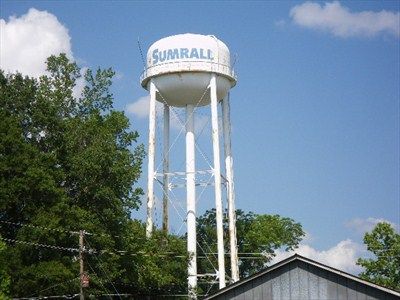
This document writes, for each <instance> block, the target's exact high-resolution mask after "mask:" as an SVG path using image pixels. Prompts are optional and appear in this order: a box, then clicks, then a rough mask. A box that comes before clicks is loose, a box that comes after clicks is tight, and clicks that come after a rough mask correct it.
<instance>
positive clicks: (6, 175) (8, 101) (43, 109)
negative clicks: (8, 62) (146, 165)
mask: <svg viewBox="0 0 400 300" xmlns="http://www.w3.org/2000/svg"><path fill="white" fill-rule="evenodd" d="M47 66H48V68H47V70H48V75H45V76H42V77H41V78H40V79H38V80H37V79H33V78H28V77H23V76H22V75H21V74H8V75H5V74H4V73H3V72H0V120H1V122H0V174H1V176H0V221H8V222H12V223H22V224H28V225H32V226H22V227H21V226H16V225H13V224H10V223H4V222H3V223H1V224H0V225H1V226H0V233H1V235H2V236H3V237H4V238H7V239H11V240H17V241H29V242H33V243H40V244H47V245H57V246H60V247H64V248H77V247H78V245H77V244H78V236H77V235H75V234H71V233H69V232H68V231H79V230H86V231H88V232H91V233H93V235H92V236H87V241H86V242H87V243H90V246H91V247H92V248H95V249H102V250H108V251H111V250H115V249H119V250H121V249H122V250H123V248H122V247H123V246H124V243H123V242H122V241H120V239H119V238H116V236H117V235H119V234H120V233H121V232H124V231H126V230H127V227H128V226H129V222H130V220H129V219H130V218H129V216H130V212H131V210H132V209H136V208H138V206H139V204H140V201H139V197H140V195H141V194H142V190H141V189H140V188H136V187H135V186H134V185H135V183H136V181H137V179H138V178H139V176H140V173H141V165H142V160H143V157H144V150H143V146H142V145H138V146H134V144H135V143H136V139H137V137H138V133H137V132H136V131H130V130H129V127H130V124H129V121H128V119H127V117H126V116H125V115H124V114H123V113H122V112H119V111H115V110H113V108H112V103H113V95H112V93H111V92H110V86H111V83H112V76H113V75H114V72H113V71H112V70H111V69H107V70H101V69H99V70H97V71H96V72H94V73H93V72H92V71H91V70H88V71H87V72H86V74H85V76H84V77H85V80H86V84H85V87H84V88H83V91H82V93H81V95H80V96H79V97H76V96H74V95H75V94H76V90H74V89H75V86H76V82H77V79H78V78H79V77H80V69H79V68H78V66H77V65H76V64H75V63H73V62H70V61H69V60H68V59H67V57H66V56H65V55H63V54H62V55H60V56H57V57H56V56H52V57H50V58H49V59H48V62H47ZM35 226H37V227H35ZM43 227H46V228H52V229H59V230H60V231H54V230H44V229H43ZM4 252H5V255H6V256H7V261H6V264H5V265H6V268H7V269H9V270H12V276H11V282H10V283H11V284H10V289H11V290H10V293H11V295H12V296H15V297H27V296H39V295H41V296H45V295H54V294H63V293H66V294H74V293H76V292H77V291H79V289H78V286H79V285H78V284H79V281H77V280H76V279H77V277H78V275H79V264H78V263H77V253H76V252H71V251H66V250H63V249H62V248H45V247H34V246H32V245H31V244H30V245H29V244H23V243H13V242H11V243H10V245H9V247H7V248H6V250H5V251H4ZM87 256H88V258H87V263H88V265H87V266H86V267H87V268H89V267H91V268H92V269H93V270H91V272H95V273H97V274H98V276H99V277H101V280H105V281H106V282H108V283H107V284H104V283H102V284H100V283H99V284H98V285H96V284H93V285H91V287H90V288H89V289H88V292H89V293H106V292H107V291H110V288H111V287H110V286H111V284H110V282H112V281H114V280H115V279H117V278H118V277H119V276H120V275H121V274H122V271H121V267H120V265H119V260H120V258H119V256H104V257H100V256H98V255H97V256H95V255H93V254H92V255H89V254H88V255H87ZM89 257H90V258H89ZM89 264H90V266H89ZM104 270H107V271H106V272H105V271H104ZM105 273H106V274H105ZM93 277H95V276H93ZM94 282H95V280H94ZM99 282H100V281H99ZM52 285H55V287H54V288H49V287H51V286H52Z"/></svg>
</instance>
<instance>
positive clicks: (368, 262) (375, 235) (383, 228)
mask: <svg viewBox="0 0 400 300" xmlns="http://www.w3.org/2000/svg"><path fill="white" fill-rule="evenodd" d="M364 244H365V245H366V246H367V249H368V251H371V252H372V254H373V256H374V257H373V258H369V259H364V258H359V259H358V260H357V264H358V265H360V266H362V267H363V268H364V269H365V270H364V271H363V272H362V273H360V277H361V278H363V279H366V280H369V281H372V282H375V283H377V284H380V285H383V286H386V287H388V288H392V289H395V290H398V291H400V234H399V233H397V232H396V230H395V229H394V228H393V226H392V225H391V224H388V223H384V222H383V223H378V224H377V225H376V226H375V228H374V229H373V230H372V232H367V233H366V234H365V236H364Z"/></svg>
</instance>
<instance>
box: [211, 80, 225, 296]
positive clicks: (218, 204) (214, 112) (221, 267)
mask: <svg viewBox="0 0 400 300" xmlns="http://www.w3.org/2000/svg"><path fill="white" fill-rule="evenodd" d="M210 97H211V126H212V142H213V156H214V180H215V212H216V222H217V246H218V273H219V288H220V289H222V288H224V287H225V258H224V228H223V220H222V195H221V163H220V153H219V130H218V99H217V78H216V75H215V73H213V74H211V80H210Z"/></svg>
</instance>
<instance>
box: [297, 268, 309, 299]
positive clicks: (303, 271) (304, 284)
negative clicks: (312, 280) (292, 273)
mask: <svg viewBox="0 0 400 300" xmlns="http://www.w3.org/2000/svg"><path fill="white" fill-rule="evenodd" d="M298 272H299V289H300V295H299V299H302V300H303V299H304V300H306V299H310V294H309V291H310V285H309V280H308V274H309V273H308V271H307V265H306V264H304V263H302V262H298Z"/></svg>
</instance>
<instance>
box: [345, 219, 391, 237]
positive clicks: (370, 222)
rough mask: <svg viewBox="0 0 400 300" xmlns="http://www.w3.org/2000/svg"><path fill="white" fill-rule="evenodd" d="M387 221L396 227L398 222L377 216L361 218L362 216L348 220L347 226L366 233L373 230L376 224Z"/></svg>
mask: <svg viewBox="0 0 400 300" xmlns="http://www.w3.org/2000/svg"><path fill="white" fill-rule="evenodd" d="M381 222H385V223H389V224H391V225H392V226H393V227H394V228H396V227H397V226H396V224H394V223H392V222H390V221H388V220H385V219H377V218H371V217H370V218H367V219H361V218H354V219H352V220H350V221H348V222H346V223H345V225H346V227H348V228H351V229H354V230H355V231H356V232H358V233H361V234H364V233H366V232H369V231H371V230H372V229H373V228H374V227H375V225H376V224H378V223H381Z"/></svg>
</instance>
